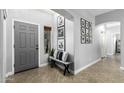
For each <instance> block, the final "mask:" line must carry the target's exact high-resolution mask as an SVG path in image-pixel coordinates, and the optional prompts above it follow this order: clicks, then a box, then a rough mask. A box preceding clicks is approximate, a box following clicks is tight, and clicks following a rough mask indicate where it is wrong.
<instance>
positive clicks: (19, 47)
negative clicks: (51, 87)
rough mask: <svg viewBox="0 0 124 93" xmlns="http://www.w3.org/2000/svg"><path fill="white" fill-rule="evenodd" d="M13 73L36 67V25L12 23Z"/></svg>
mask: <svg viewBox="0 0 124 93" xmlns="http://www.w3.org/2000/svg"><path fill="white" fill-rule="evenodd" d="M14 42H15V45H14V47H15V66H14V67H15V73H16V72H20V71H24V70H27V69H31V68H36V67H38V25H34V24H29V23H24V22H19V21H14Z"/></svg>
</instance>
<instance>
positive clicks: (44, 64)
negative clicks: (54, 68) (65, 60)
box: [39, 63, 48, 67]
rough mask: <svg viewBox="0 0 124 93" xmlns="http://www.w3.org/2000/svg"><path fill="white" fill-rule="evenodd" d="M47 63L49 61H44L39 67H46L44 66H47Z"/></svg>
mask: <svg viewBox="0 0 124 93" xmlns="http://www.w3.org/2000/svg"><path fill="white" fill-rule="evenodd" d="M47 65H48V63H43V64H40V66H39V67H44V66H47Z"/></svg>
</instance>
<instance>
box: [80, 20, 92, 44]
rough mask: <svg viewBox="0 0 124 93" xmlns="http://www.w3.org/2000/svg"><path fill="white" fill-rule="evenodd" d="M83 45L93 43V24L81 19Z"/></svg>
mask: <svg viewBox="0 0 124 93" xmlns="http://www.w3.org/2000/svg"><path fill="white" fill-rule="evenodd" d="M80 31H81V36H80V37H81V44H90V43H91V42H92V22H89V21H87V20H85V19H83V18H80Z"/></svg>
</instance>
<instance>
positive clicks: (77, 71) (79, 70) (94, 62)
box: [74, 58, 101, 75]
mask: <svg viewBox="0 0 124 93" xmlns="http://www.w3.org/2000/svg"><path fill="white" fill-rule="evenodd" d="M100 60H101V58H98V59H97V60H95V61H93V62H92V63H90V64H88V65H86V66H84V67H82V68H80V69H78V70H76V71H75V72H74V75H76V74H78V73H79V72H81V71H82V70H84V69H86V68H88V67H90V66H92V65H94V64H96V63H97V62H99V61H100Z"/></svg>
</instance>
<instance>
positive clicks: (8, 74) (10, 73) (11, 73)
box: [6, 72, 14, 78]
mask: <svg viewBox="0 0 124 93" xmlns="http://www.w3.org/2000/svg"><path fill="white" fill-rule="evenodd" d="M13 74H14V73H13V72H8V73H6V78H7V77H8V76H11V75H13Z"/></svg>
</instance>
